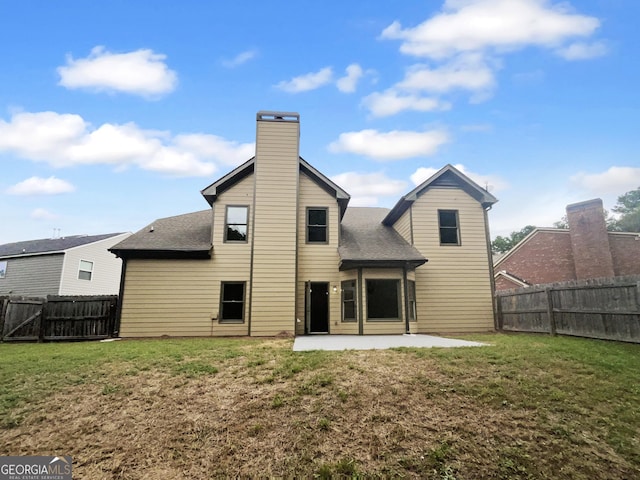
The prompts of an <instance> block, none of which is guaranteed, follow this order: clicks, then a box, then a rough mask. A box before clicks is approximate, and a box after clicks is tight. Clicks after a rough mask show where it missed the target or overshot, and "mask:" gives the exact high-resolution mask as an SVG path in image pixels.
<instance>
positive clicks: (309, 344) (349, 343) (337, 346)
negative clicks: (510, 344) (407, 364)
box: [293, 334, 487, 352]
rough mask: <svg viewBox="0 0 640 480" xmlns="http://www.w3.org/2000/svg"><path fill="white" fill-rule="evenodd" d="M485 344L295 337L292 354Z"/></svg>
mask: <svg viewBox="0 0 640 480" xmlns="http://www.w3.org/2000/svg"><path fill="white" fill-rule="evenodd" d="M486 345H487V344H486V343H480V342H470V341H467V340H457V339H454V338H444V337H434V336H432V335H413V334H405V335H306V336H300V337H296V338H295V341H294V342H293V351H294V352H305V351H310V350H384V349H387V348H397V347H420V348H432V347H442V348H451V347H482V346H486Z"/></svg>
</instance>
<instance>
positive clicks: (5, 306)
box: [0, 297, 9, 342]
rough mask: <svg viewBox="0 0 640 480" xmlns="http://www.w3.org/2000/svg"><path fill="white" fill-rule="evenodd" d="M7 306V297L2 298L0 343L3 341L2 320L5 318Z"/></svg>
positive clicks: (0, 304) (0, 306) (0, 305)
mask: <svg viewBox="0 0 640 480" xmlns="http://www.w3.org/2000/svg"><path fill="white" fill-rule="evenodd" d="M8 306H9V297H7V298H3V299H2V303H0V342H1V341H2V340H4V319H5V317H6V316H7V308H8Z"/></svg>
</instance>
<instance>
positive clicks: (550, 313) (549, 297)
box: [544, 287, 556, 337]
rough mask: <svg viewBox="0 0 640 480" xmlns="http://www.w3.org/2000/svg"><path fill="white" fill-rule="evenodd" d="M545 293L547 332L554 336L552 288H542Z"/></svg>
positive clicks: (554, 320) (554, 322)
mask: <svg viewBox="0 0 640 480" xmlns="http://www.w3.org/2000/svg"><path fill="white" fill-rule="evenodd" d="M544 292H545V293H546V295H547V318H548V319H549V333H550V334H551V335H552V336H554V337H555V336H556V319H555V316H554V315H553V289H552V288H551V287H547V288H545V289H544Z"/></svg>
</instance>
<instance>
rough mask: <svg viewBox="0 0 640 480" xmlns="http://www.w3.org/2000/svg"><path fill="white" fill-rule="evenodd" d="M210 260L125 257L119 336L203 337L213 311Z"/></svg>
mask: <svg viewBox="0 0 640 480" xmlns="http://www.w3.org/2000/svg"><path fill="white" fill-rule="evenodd" d="M212 264H213V261H212V260H137V259H133V260H129V261H127V274H126V279H125V293H124V296H123V303H122V317H121V322H120V336H121V337H157V336H162V335H169V336H207V335H211V334H212V333H213V332H212V327H213V322H212V320H211V318H212V317H213V316H214V315H215V314H216V312H217V304H216V302H215V297H216V295H218V293H217V292H216V287H215V280H214V275H213V273H214V269H213V265H212Z"/></svg>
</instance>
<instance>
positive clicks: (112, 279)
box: [59, 233, 131, 295]
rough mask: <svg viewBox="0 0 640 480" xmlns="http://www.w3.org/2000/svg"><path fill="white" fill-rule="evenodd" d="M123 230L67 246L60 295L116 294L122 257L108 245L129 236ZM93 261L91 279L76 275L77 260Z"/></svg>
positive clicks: (78, 266)
mask: <svg viewBox="0 0 640 480" xmlns="http://www.w3.org/2000/svg"><path fill="white" fill-rule="evenodd" d="M130 235H131V234H130V233H123V234H121V235H116V236H113V237H110V238H106V239H104V240H100V241H98V242H93V243H90V244H88V245H80V246H78V247H74V248H70V249H69V250H67V251H66V253H65V256H64V264H63V266H62V280H61V282H60V291H59V294H60V295H117V294H118V293H119V292H120V277H121V273H122V260H121V259H119V258H117V257H116V256H115V255H114V254H113V253H111V252H110V251H109V250H108V249H109V248H111V247H112V246H114V245H115V244H116V243H118V242H120V241H122V240H124V239H125V238H127V237H129V236H130ZM81 260H85V261H87V262H92V263H93V271H92V273H91V280H81V279H79V278H78V270H79V268H80V261H81Z"/></svg>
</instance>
